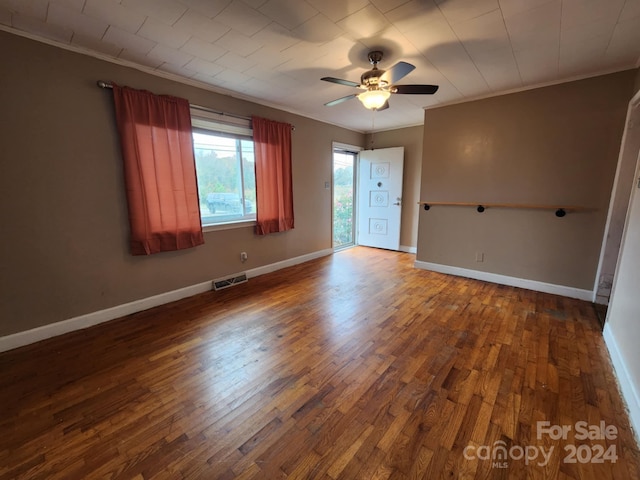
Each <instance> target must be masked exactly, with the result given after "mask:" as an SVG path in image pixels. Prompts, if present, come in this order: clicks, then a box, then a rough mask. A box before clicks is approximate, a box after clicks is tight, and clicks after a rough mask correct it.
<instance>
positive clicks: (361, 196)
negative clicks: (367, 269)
mask: <svg viewBox="0 0 640 480" xmlns="http://www.w3.org/2000/svg"><path fill="white" fill-rule="evenodd" d="M403 167H404V147H393V148H380V149H376V150H362V151H361V152H360V169H359V174H358V208H357V212H358V244H359V245H365V246H367V247H377V248H386V249H388V250H400V217H401V215H402V170H403Z"/></svg>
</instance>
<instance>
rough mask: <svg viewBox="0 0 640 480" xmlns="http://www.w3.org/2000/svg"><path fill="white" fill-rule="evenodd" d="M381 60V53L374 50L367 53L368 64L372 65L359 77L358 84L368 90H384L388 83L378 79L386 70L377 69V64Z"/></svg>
mask: <svg viewBox="0 0 640 480" xmlns="http://www.w3.org/2000/svg"><path fill="white" fill-rule="evenodd" d="M381 60H382V52H381V51H379V50H375V51H373V52H369V62H370V63H371V64H372V65H373V68H372V69H371V70H367V71H366V72H364V73H363V74H362V75H361V76H360V84H361V85H364V86H366V87H369V88H373V89H377V88H386V87H388V83H387V82H385V81H384V80H382V79H381V78H380V77H382V75H384V72H385V71H386V70H380V69H379V68H378V62H380V61H381Z"/></svg>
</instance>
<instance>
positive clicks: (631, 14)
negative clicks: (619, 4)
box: [618, 0, 640, 23]
mask: <svg viewBox="0 0 640 480" xmlns="http://www.w3.org/2000/svg"><path fill="white" fill-rule="evenodd" d="M638 17H640V0H627V1H626V2H625V4H624V7H623V8H622V12H620V17H619V18H618V21H619V22H620V23H624V22H630V21H632V20H637V19H638Z"/></svg>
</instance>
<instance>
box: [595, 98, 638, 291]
mask: <svg viewBox="0 0 640 480" xmlns="http://www.w3.org/2000/svg"><path fill="white" fill-rule="evenodd" d="M638 108H640V91H638V92H636V93H635V95H634V96H633V97H632V98H631V100H630V101H629V106H628V107H627V116H626V119H625V124H624V131H623V132H622V140H621V141H620V150H619V153H618V162H617V164H616V174H615V177H614V180H613V187H612V189H611V194H610V195H609V209H608V211H607V222H606V224H605V227H604V233H603V235H602V242H601V243H600V257H599V259H598V269H597V271H596V278H595V281H594V285H593V299H592V301H593V302H594V303H601V302H598V299H599V297H598V288H599V287H600V276H601V275H602V267H603V263H604V257H605V254H606V251H607V240H608V238H609V230H610V228H611V220H612V218H613V215H614V208H615V206H616V205H615V199H616V193H617V191H618V186H619V184H620V170H621V169H622V164H623V162H625V161H632V162H633V161H637V160H636V158H637V157H636V158H634V157H631V160H628V155H625V154H626V153H627V152H626V151H625V150H626V149H628V145H627V144H628V143H629V142H630V141H629V138H628V137H629V129H630V128H631V127H632V126H633V124H634V121H636V120H637V119H638V118H640V117H639V116H638V115H639V114H640V111H639V110H637V109H638ZM633 153H635V152H633ZM625 180H626V179H625ZM632 191H633V187H631V192H632ZM630 202H631V195H629V203H630ZM628 209H629V205H628V204H627V210H628ZM621 251H622V237H621V238H620V248H619V249H618V257H619V256H620V252H621ZM616 268H617V262H616ZM614 273H615V269H614ZM612 287H613V285H612ZM609 298H611V292H609ZM606 300H607V303H608V299H606Z"/></svg>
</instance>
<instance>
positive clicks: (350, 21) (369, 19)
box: [338, 5, 389, 38]
mask: <svg viewBox="0 0 640 480" xmlns="http://www.w3.org/2000/svg"><path fill="white" fill-rule="evenodd" d="M338 25H339V26H340V27H342V28H344V29H345V30H347V31H348V32H350V33H351V34H352V35H354V36H355V38H367V37H369V36H371V35H374V34H375V33H378V32H379V31H380V30H383V29H385V28H387V27H388V26H389V22H388V21H387V19H386V18H385V17H384V15H382V13H380V11H379V10H378V9H377V8H375V7H374V6H373V5H368V6H366V7H364V8H363V9H362V10H358V11H357V12H355V13H352V14H351V15H349V16H348V17H346V18H344V19H343V20H340V21H339V22H338Z"/></svg>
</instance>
